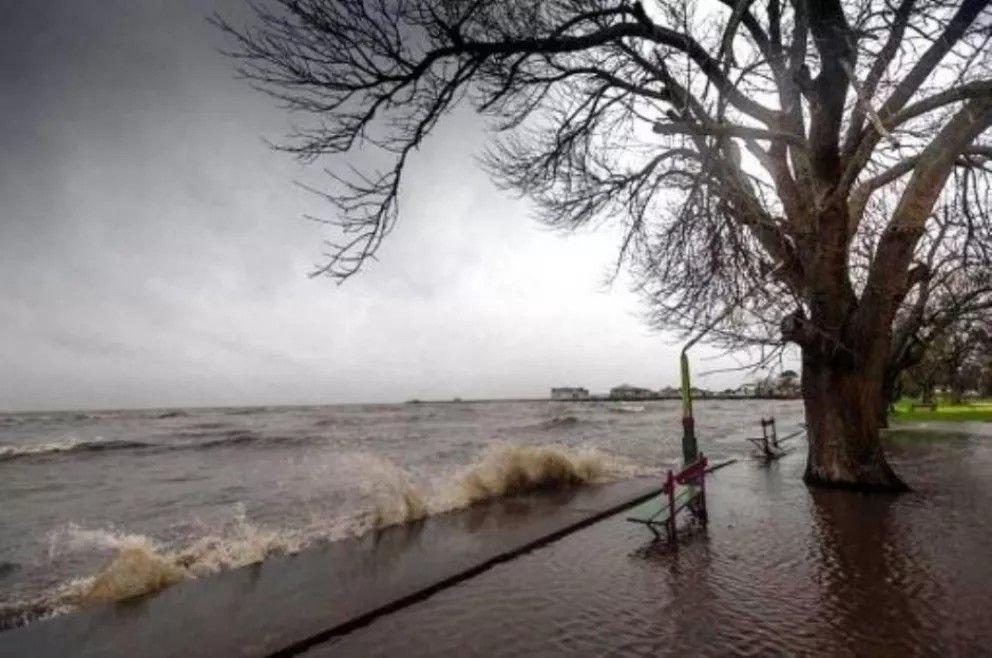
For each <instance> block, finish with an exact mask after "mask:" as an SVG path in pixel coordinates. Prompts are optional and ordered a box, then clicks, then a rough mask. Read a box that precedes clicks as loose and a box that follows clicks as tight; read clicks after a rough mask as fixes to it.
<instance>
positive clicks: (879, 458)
mask: <svg viewBox="0 0 992 658" xmlns="http://www.w3.org/2000/svg"><path fill="white" fill-rule="evenodd" d="M812 352H813V351H812V350H803V380H802V384H803V385H802V388H803V403H804V405H805V409H806V429H807V433H808V436H809V456H808V458H807V461H806V473H805V474H804V475H803V480H804V481H805V482H806V483H807V484H809V485H822V486H832V487H843V488H851V489H860V490H873V491H893V492H896V491H907V490H908V487H907V486H906V484H905V483H904V482H903V481H902V480H901V479H899V477H898V476H897V475H896V474H895V473H894V472H893V471H892V468H890V467H889V464H888V462H887V461H886V460H885V454H884V453H883V451H882V445H881V442H880V441H879V427H878V410H879V409H880V408H882V405H883V401H882V400H883V392H882V388H883V383H882V380H883V376H882V367H881V366H880V365H879V366H878V367H871V366H861V367H858V366H855V365H851V364H849V363H838V362H835V361H834V360H833V359H832V358H830V357H827V356H825V355H819V354H815V353H812Z"/></svg>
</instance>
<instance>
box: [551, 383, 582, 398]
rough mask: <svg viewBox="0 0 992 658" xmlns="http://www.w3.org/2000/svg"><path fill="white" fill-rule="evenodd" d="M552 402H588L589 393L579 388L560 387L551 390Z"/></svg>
mask: <svg viewBox="0 0 992 658" xmlns="http://www.w3.org/2000/svg"><path fill="white" fill-rule="evenodd" d="M551 399H552V400H588V399H589V391H588V390H587V389H584V388H582V387H581V386H575V387H572V386H561V387H558V388H552V389H551Z"/></svg>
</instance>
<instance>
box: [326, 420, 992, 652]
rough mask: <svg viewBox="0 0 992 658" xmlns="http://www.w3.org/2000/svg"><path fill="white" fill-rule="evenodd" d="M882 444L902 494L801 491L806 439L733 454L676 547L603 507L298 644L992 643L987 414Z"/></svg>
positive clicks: (437, 648) (797, 646) (698, 646)
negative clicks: (538, 544) (528, 547)
mask: <svg viewBox="0 0 992 658" xmlns="http://www.w3.org/2000/svg"><path fill="white" fill-rule="evenodd" d="M962 429H969V430H970V434H956V433H955V432H960V431H961V430H962ZM887 444H888V450H889V453H890V455H891V461H892V463H893V465H894V466H895V468H896V469H897V471H898V472H899V473H900V474H901V475H902V476H903V477H904V478H905V479H906V480H907V481H908V482H909V483H910V484H911V485H912V486H913V487H914V491H913V492H912V493H910V494H904V495H900V496H880V495H874V496H866V495H863V494H858V493H852V492H846V491H822V490H821V491H814V492H811V491H809V490H808V489H807V488H806V487H805V486H803V485H802V483H801V481H800V478H801V475H802V468H803V464H804V455H803V454H802V451H801V450H800V451H797V452H795V453H793V454H791V455H789V456H787V457H786V458H784V459H783V460H781V461H779V462H778V463H775V464H773V465H771V466H762V465H760V464H758V463H757V462H755V461H748V462H743V463H739V464H736V465H733V466H730V467H728V468H725V469H723V470H721V471H719V472H717V473H715V474H714V475H713V477H712V478H711V484H710V485H709V487H708V488H709V495H710V498H709V509H710V514H711V521H710V524H709V526H708V528H706V529H705V530H703V529H695V530H691V531H690V532H688V533H683V536H682V539H681V541H680V543H679V544H678V546H677V548H673V547H671V546H667V545H665V544H664V543H652V541H650V539H651V538H650V533H649V532H648V531H647V530H646V529H644V528H643V527H640V526H637V525H635V524H631V523H627V522H625V521H624V520H623V516H622V515H620V516H617V517H613V518H611V519H609V520H607V521H604V522H601V523H598V524H595V525H593V526H591V527H589V528H587V529H585V530H582V531H580V532H577V533H575V534H573V535H570V536H568V537H566V538H564V539H562V540H560V541H557V542H555V543H553V544H550V545H548V546H546V547H543V548H541V549H539V550H536V551H533V552H532V553H530V554H528V555H526V556H523V557H521V558H518V559H516V560H513V561H512V562H509V563H506V564H502V565H498V566H496V567H494V568H493V569H491V570H490V571H488V572H486V573H483V574H482V575H480V576H478V577H476V578H474V579H471V580H469V581H466V582H464V583H462V584H460V585H457V586H454V587H452V588H449V589H447V590H444V591H442V592H440V593H438V594H435V595H434V596H432V597H431V598H429V599H427V600H425V601H422V602H420V603H418V604H415V605H413V606H411V607H409V608H406V609H403V610H401V611H399V612H396V613H394V614H391V615H388V616H385V617H382V618H379V619H377V620H375V621H374V622H372V623H371V624H370V625H368V626H366V627H364V628H361V629H358V630H356V631H353V632H352V633H350V634H348V635H346V636H343V637H342V638H339V639H336V640H334V641H331V642H328V643H325V644H323V645H320V646H317V647H314V648H312V649H311V650H310V652H309V653H308V654H307V655H308V656H312V657H314V658H318V657H324V656H395V655H404V656H422V655H438V656H472V655H478V656H513V657H516V656H533V655H540V656H566V655H567V656H607V655H615V656H658V655H692V656H701V655H712V656H726V655H743V656H770V655H829V656H978V655H988V654H989V653H990V652H992V649H990V647H992V558H990V549H992V523H990V520H992V516H990V515H992V424H984V425H973V426H970V427H968V428H964V427H962V426H953V427H944V426H931V427H929V428H924V429H923V430H922V431H919V430H913V431H908V430H906V429H900V430H898V431H894V432H892V433H891V434H890V436H889V439H888V441H887Z"/></svg>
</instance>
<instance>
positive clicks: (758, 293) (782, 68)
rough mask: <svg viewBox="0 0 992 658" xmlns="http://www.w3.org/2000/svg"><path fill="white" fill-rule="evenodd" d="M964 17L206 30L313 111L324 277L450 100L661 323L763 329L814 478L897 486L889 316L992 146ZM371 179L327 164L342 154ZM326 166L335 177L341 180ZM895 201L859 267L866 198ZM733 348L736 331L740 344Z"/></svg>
mask: <svg viewBox="0 0 992 658" xmlns="http://www.w3.org/2000/svg"><path fill="white" fill-rule="evenodd" d="M986 5H987V0H956V1H951V0H899V1H898V2H895V3H894V4H890V2H887V1H883V0H847V1H842V0H818V1H816V2H813V1H812V0H763V1H758V0H752V1H747V0H720V1H719V2H718V1H717V0H712V1H711V2H703V1H702V0H701V1H700V2H699V3H698V5H697V4H696V3H694V2H691V1H690V0H657V1H655V2H652V3H640V2H629V1H627V0H540V1H539V0H502V1H501V2H484V1H482V0H474V1H473V0H337V1H333V0H279V1H278V2H276V3H275V4H273V5H271V6H264V7H263V6H258V7H256V12H257V24H256V25H255V26H254V27H248V28H245V29H237V28H235V27H233V26H231V25H229V24H227V23H225V22H224V21H223V20H222V19H217V22H218V24H219V25H220V26H221V27H222V28H223V29H225V30H227V31H228V32H229V34H230V35H231V36H232V37H233V38H234V39H235V40H236V41H237V46H236V48H237V50H236V52H235V53H234V54H235V55H236V56H237V57H238V58H239V62H240V70H241V72H242V73H243V74H244V75H245V76H246V77H247V78H249V79H250V80H252V81H253V82H254V83H255V84H256V85H258V86H259V87H261V88H262V89H264V90H265V91H267V92H268V93H270V94H272V95H274V96H275V97H277V98H279V99H280V100H281V101H283V102H284V103H285V104H286V106H287V107H288V108H289V109H290V110H292V111H294V112H297V113H303V114H308V115H310V116H312V117H313V121H311V122H310V123H309V124H308V125H303V126H301V127H300V128H298V129H297V130H296V132H295V134H294V135H293V136H292V137H291V138H290V139H289V140H288V142H287V143H286V144H285V145H283V148H285V149H287V150H289V151H290V152H292V153H295V154H296V155H298V156H299V157H301V158H304V159H307V160H311V159H317V158H322V157H323V156H342V157H338V158H336V159H334V158H332V160H333V161H332V162H331V173H332V176H333V179H332V181H331V182H330V183H329V185H328V188H327V189H326V190H324V191H323V192H322V194H323V195H324V196H325V198H326V199H327V200H328V201H329V202H331V203H332V204H334V206H335V208H336V215H335V216H334V217H332V218H329V219H327V220H326V221H327V222H329V223H331V224H333V225H335V226H337V227H339V228H340V229H341V234H342V236H343V239H341V240H339V241H335V242H334V243H333V244H331V245H330V246H329V247H330V248H329V252H328V256H327V259H326V261H325V262H324V263H323V264H321V265H320V266H319V267H318V268H317V270H316V273H317V274H327V275H329V276H332V277H336V278H338V279H344V278H347V277H348V276H351V275H352V274H354V273H355V272H356V271H358V269H359V268H360V267H361V266H362V264H363V263H365V262H366V261H367V260H368V258H369V257H370V256H372V255H373V254H374V253H375V252H376V250H377V249H378V247H379V245H380V244H381V243H382V240H383V239H384V238H385V236H386V235H388V233H389V232H390V231H391V230H392V228H393V226H394V225H395V221H396V217H397V200H398V195H399V190H400V181H401V177H402V174H403V171H404V168H405V167H406V166H407V164H408V162H409V161H410V159H411V157H413V152H414V150H415V149H416V148H417V147H418V146H419V145H420V144H421V142H422V141H423V140H424V139H425V138H426V137H427V136H428V134H429V133H430V131H431V130H432V129H433V128H434V126H435V125H436V124H437V122H438V121H440V120H442V119H443V117H444V114H445V113H446V112H447V111H448V110H450V109H451V108H452V107H454V106H455V105H456V104H458V103H468V104H471V105H472V106H473V107H474V108H475V109H476V110H477V111H478V112H480V113H482V114H484V115H486V116H487V117H489V118H490V119H491V123H490V125H491V128H492V130H493V131H494V133H495V136H494V140H493V145H492V148H491V150H490V151H489V152H488V153H487V155H486V157H485V164H486V165H487V167H488V169H489V170H490V171H491V172H492V174H493V176H494V178H495V180H496V181H497V182H498V183H499V184H501V185H503V186H505V187H506V188H508V189H511V190H514V191H516V192H521V193H524V194H526V195H527V196H529V197H530V198H531V199H532V200H533V202H534V204H535V207H536V209H537V211H538V213H539V216H540V218H541V219H542V220H543V221H545V222H547V223H548V224H550V225H551V226H554V227H560V228H562V229H566V230H567V229H570V228H573V227H576V226H579V225H581V224H585V223H588V222H593V221H604V220H605V221H616V222H619V223H621V224H622V226H623V227H624V229H625V236H626V237H625V240H624V243H623V244H622V245H621V259H620V260H621V261H626V262H630V263H632V264H634V266H635V268H639V269H641V270H649V271H650V272H652V275H653V276H654V280H655V281H656V282H658V283H657V284H656V285H655V288H654V290H653V291H652V292H653V293H654V294H656V295H657V298H658V301H659V303H662V304H664V306H665V308H667V309H668V316H667V317H666V318H664V320H663V321H664V322H665V323H667V326H669V327H673V328H682V329H691V330H699V329H702V328H712V329H713V330H714V331H715V332H716V335H720V334H721V332H722V334H723V335H725V336H731V335H735V334H739V333H740V329H741V327H747V326H751V324H752V322H751V320H750V319H748V317H749V316H753V317H754V318H758V319H759V321H760V322H761V323H764V324H768V323H776V324H777V326H778V329H779V331H780V338H781V339H784V340H788V341H791V342H793V343H795V344H797V345H798V346H799V347H800V349H801V351H802V362H803V373H802V374H803V377H802V387H803V397H804V401H805V410H806V419H807V425H808V429H809V438H810V441H809V446H810V447H809V455H808V461H807V468H806V474H805V479H806V481H807V482H809V483H811V484H831V485H838V486H856V487H861V488H881V489H900V488H904V486H905V485H904V484H903V483H902V482H901V481H900V480H899V478H898V477H897V476H896V475H895V474H894V473H893V472H892V470H891V469H890V468H889V466H888V464H887V462H886V460H885V457H884V454H883V452H882V449H881V446H880V444H879V440H878V428H877V409H878V408H879V406H880V399H881V397H882V395H883V392H882V381H883V374H884V371H885V367H886V361H887V358H888V354H889V349H890V347H891V344H892V331H893V323H894V321H895V318H896V315H897V313H898V312H899V309H900V308H901V307H902V305H903V304H904V302H905V300H906V297H907V295H908V294H909V293H910V291H911V290H912V289H914V287H916V286H918V285H919V284H920V282H921V281H922V280H923V279H924V277H923V275H924V274H925V271H924V269H923V268H920V267H917V266H914V257H915V256H916V255H917V253H918V247H919V245H920V242H921V238H922V237H923V236H924V235H926V234H927V232H928V227H927V222H928V220H929V219H930V218H931V217H932V216H933V212H932V211H933V209H934V207H935V205H936V204H937V202H938V200H939V199H941V198H942V195H945V188H947V185H946V183H947V181H948V179H949V177H950V175H951V173H952V171H954V169H955V168H956V167H967V168H972V169H974V170H976V171H978V172H979V174H980V173H981V171H983V170H982V167H984V165H985V163H986V162H987V160H988V158H989V157H990V156H992V147H990V146H989V145H988V144H987V143H985V142H983V141H982V135H983V133H984V132H985V131H986V130H987V129H988V128H989V126H990V124H992V62H990V57H992V55H990V53H992V49H989V48H988V47H987V45H988V42H989V39H990V31H989V29H988V24H989V15H988V13H987V12H986ZM359 149H362V150H364V151H367V152H368V151H374V152H377V153H380V154H381V155H382V156H383V162H384V168H383V170H382V171H364V172H357V171H349V170H348V169H347V155H348V154H349V153H352V152H354V151H356V150H359ZM342 167H344V168H342ZM883 192H887V193H889V194H892V195H894V198H896V199H897V201H896V203H895V205H894V207H893V208H892V211H891V213H889V215H888V217H886V218H885V220H884V225H883V226H882V227H881V229H880V230H879V231H877V236H878V238H877V240H876V241H875V243H874V245H873V248H872V250H871V254H870V258H869V260H868V261H867V262H866V264H865V275H864V276H863V277H861V278H860V281H859V280H857V279H856V278H855V277H853V276H852V268H853V267H854V266H855V265H854V258H853V256H852V245H854V244H857V240H856V238H857V236H858V235H860V233H861V232H862V230H863V229H862V225H863V223H866V222H867V221H868V219H869V218H870V217H871V213H870V212H868V211H869V209H870V208H872V202H873V200H874V198H875V197H876V195H879V194H881V193H883ZM748 331H751V332H753V333H754V335H755V337H757V336H758V333H761V334H763V335H765V336H767V333H766V332H764V331H762V332H756V331H754V330H748V329H745V332H744V333H747V332H748Z"/></svg>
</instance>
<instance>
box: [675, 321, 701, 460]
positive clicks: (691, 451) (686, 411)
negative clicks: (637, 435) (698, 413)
mask: <svg viewBox="0 0 992 658" xmlns="http://www.w3.org/2000/svg"><path fill="white" fill-rule="evenodd" d="M696 340H698V339H696ZM696 340H692V341H690V342H689V343H688V344H687V345H686V346H685V347H684V348H682V356H681V358H680V359H679V361H680V362H681V366H682V461H683V462H684V463H686V464H690V463H692V462H694V461H695V460H696V458H697V457H698V456H699V448H698V447H697V446H696V421H695V419H694V418H693V417H692V381H691V379H690V377H689V355H688V354H687V353H686V352H687V350H688V349H689V348H690V347H692V345H693V343H695V342H696Z"/></svg>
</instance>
